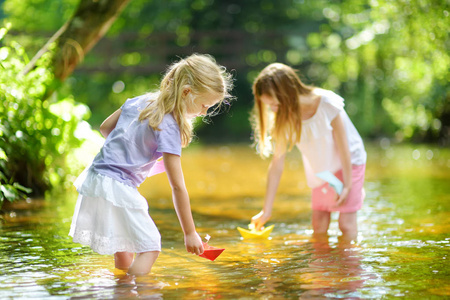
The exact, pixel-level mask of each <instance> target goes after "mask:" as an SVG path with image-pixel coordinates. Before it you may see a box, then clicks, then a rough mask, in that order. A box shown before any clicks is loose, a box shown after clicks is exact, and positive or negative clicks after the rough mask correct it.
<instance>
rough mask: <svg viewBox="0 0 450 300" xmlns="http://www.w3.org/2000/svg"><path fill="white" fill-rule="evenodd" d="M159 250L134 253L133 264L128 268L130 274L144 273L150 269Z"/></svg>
mask: <svg viewBox="0 0 450 300" xmlns="http://www.w3.org/2000/svg"><path fill="white" fill-rule="evenodd" d="M158 255H159V251H149V252H142V253H138V254H136V258H135V259H134V261H133V264H132V265H131V266H130V268H129V269H128V274H131V275H146V274H148V273H150V271H151V270H152V267H153V264H154V263H155V261H156V259H157V258H158Z"/></svg>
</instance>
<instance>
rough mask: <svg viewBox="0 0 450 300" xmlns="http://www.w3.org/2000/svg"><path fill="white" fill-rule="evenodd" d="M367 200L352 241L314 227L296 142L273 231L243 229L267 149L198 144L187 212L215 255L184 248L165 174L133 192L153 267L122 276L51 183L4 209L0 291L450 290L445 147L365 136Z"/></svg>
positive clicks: (191, 152) (54, 294) (317, 295)
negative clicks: (154, 256) (154, 244)
mask: <svg viewBox="0 0 450 300" xmlns="http://www.w3.org/2000/svg"><path fill="white" fill-rule="evenodd" d="M368 154H369V163H368V166H367V174H366V184H365V188H366V193H367V197H366V201H365V204H364V207H363V209H362V210H361V211H360V213H359V214H358V221H359V227H360V228H359V229H360V234H359V237H358V242H357V243H352V244H349V243H346V242H344V241H341V240H340V238H339V235H340V233H339V229H338V227H337V222H336V218H337V216H335V215H333V217H332V218H333V222H332V225H331V227H330V230H329V236H328V237H320V236H317V237H316V236H315V237H313V235H312V230H311V225H310V214H311V211H310V200H309V189H308V188H307V186H306V184H305V177H304V174H303V170H302V168H303V167H302V162H301V159H300V157H299V155H298V153H296V152H295V153H291V154H289V155H288V158H287V162H286V166H285V173H284V175H283V178H282V182H281V184H280V189H279V193H278V197H277V200H276V203H275V207H274V212H273V217H272V220H270V221H269V223H268V225H271V224H275V228H274V230H273V232H272V234H271V236H270V238H269V239H265V240H244V239H242V238H241V237H240V235H239V233H238V231H237V230H236V228H237V227H238V226H240V227H244V228H245V227H246V226H247V224H248V223H249V220H250V218H251V216H253V215H254V214H256V213H257V212H258V211H259V209H260V208H261V205H262V201H263V196H264V190H265V173H266V170H267V167H268V164H269V162H270V161H269V160H261V159H260V158H259V157H258V156H257V155H256V154H255V153H254V152H253V150H252V149H250V148H249V147H248V146H214V147H200V146H194V147H190V148H189V149H187V150H185V151H184V153H183V168H184V175H185V177H186V184H187V186H188V189H189V192H190V196H191V203H192V210H193V214H194V219H195V221H196V225H197V229H198V232H199V233H200V235H201V236H202V237H203V238H204V237H205V236H206V234H209V235H210V236H211V240H210V242H209V244H210V245H212V246H216V247H220V248H225V251H224V252H223V253H222V255H220V256H219V258H218V259H217V260H216V261H214V262H211V261H209V260H206V259H204V258H201V257H197V256H195V255H192V254H189V253H187V252H186V251H185V250H184V246H183V234H182V232H181V229H180V225H179V223H178V220H177V217H176V214H175V212H174V210H173V204H172V200H171V198H170V195H171V192H170V189H169V186H168V183H167V178H166V176H165V175H163V174H161V175H157V176H155V177H153V178H150V179H149V180H147V181H146V182H145V183H144V184H143V185H142V186H141V187H140V188H139V190H140V192H141V193H142V194H143V195H144V196H145V197H146V198H147V199H148V200H149V207H150V214H151V216H152V218H153V219H154V221H155V223H156V225H157V226H158V228H159V230H160V232H161V234H162V247H163V251H162V253H161V255H160V257H159V258H158V260H157V262H156V264H155V266H154V268H153V270H152V274H150V275H148V276H143V277H136V278H135V277H130V276H128V275H126V274H125V273H124V272H122V271H119V270H116V269H114V267H113V265H114V262H113V258H112V257H111V256H101V255H97V254H95V253H93V252H92V251H91V250H90V249H89V248H86V247H82V246H80V245H79V244H74V243H72V242H71V239H70V238H69V237H68V235H67V234H68V231H69V227H70V222H71V217H72V212H73V209H74V203H75V199H76V194H75V193H74V192H73V190H72V191H71V192H69V193H65V194H64V195H61V194H56V193H55V194H53V195H49V196H48V197H47V199H46V200H33V201H32V202H30V203H26V202H24V203H19V204H16V205H13V206H11V207H10V208H7V209H5V210H4V214H3V222H2V224H1V227H0V267H1V268H0V298H1V299H4V298H5V299H28V298H35V299H48V298H52V299H53V298H55V299H58V298H59V299H67V298H75V299H76V298H94V299H110V298H133V297H141V298H146V299H147V298H148V299H179V298H183V299H215V298H223V299H269V298H274V299H283V298H300V299H381V298H397V297H399V298H407V299H423V298H426V299H430V298H440V297H442V296H447V297H448V296H450V282H449V280H448V278H450V277H449V276H450V274H449V273H450V271H449V269H450V268H449V259H450V258H449V257H448V253H449V250H450V235H449V232H450V196H449V195H450V185H449V184H448V182H449V180H450V151H449V150H448V149H442V148H433V147H426V146H392V145H390V144H389V143H388V142H387V141H385V140H382V142H381V143H380V145H371V146H370V147H368Z"/></svg>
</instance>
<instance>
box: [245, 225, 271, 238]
mask: <svg viewBox="0 0 450 300" xmlns="http://www.w3.org/2000/svg"><path fill="white" fill-rule="evenodd" d="M274 226H275V225H270V226H269V227H266V228H264V229H263V230H259V231H257V230H255V229H251V230H248V229H244V228H241V227H238V228H237V229H238V230H239V232H240V234H241V235H242V237H243V238H244V239H267V238H268V237H269V235H270V233H271V232H272V229H273V227H274Z"/></svg>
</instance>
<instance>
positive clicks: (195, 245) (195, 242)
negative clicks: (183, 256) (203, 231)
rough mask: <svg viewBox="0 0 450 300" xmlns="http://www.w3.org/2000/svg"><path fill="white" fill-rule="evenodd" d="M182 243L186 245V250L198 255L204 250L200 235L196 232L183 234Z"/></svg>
mask: <svg viewBox="0 0 450 300" xmlns="http://www.w3.org/2000/svg"><path fill="white" fill-rule="evenodd" d="M184 245H185V246H186V251H187V252H189V253H193V254H196V255H200V254H202V253H203V251H205V250H204V249H203V243H202V239H201V237H200V236H199V235H198V233H197V232H194V233H192V234H185V235H184Z"/></svg>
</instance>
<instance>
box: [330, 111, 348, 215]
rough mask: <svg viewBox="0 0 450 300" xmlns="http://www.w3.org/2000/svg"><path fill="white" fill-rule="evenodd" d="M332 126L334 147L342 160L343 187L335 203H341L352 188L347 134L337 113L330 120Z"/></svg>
mask: <svg viewBox="0 0 450 300" xmlns="http://www.w3.org/2000/svg"><path fill="white" fill-rule="evenodd" d="M331 126H332V127H333V138H334V141H335V142H336V147H337V150H338V152H339V157H340V158H341V162H342V174H343V177H344V182H343V183H344V188H343V189H342V193H341V195H340V196H339V198H338V200H337V203H336V205H337V206H339V205H342V204H344V203H345V201H346V200H347V196H348V193H349V192H350V189H351V188H352V161H351V157H350V150H349V148H348V140H347V134H346V132H345V126H344V122H343V121H342V118H341V116H340V115H338V116H337V117H336V118H334V120H333V121H332V122H331Z"/></svg>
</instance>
